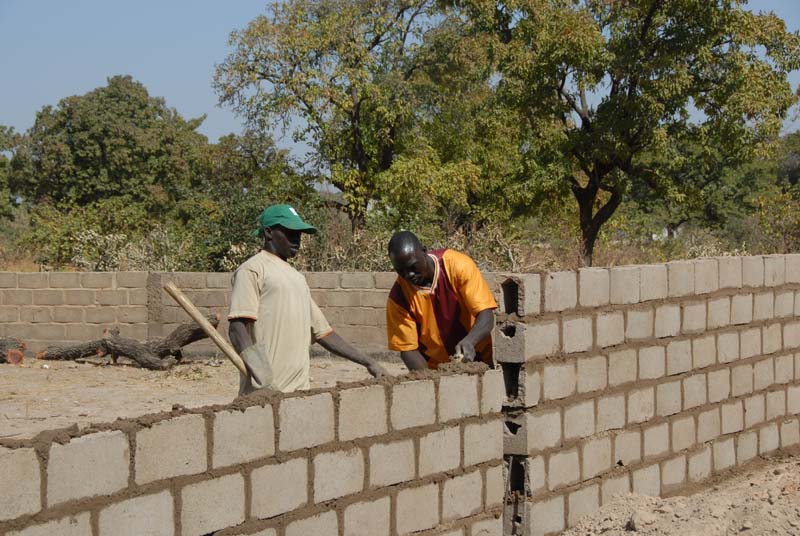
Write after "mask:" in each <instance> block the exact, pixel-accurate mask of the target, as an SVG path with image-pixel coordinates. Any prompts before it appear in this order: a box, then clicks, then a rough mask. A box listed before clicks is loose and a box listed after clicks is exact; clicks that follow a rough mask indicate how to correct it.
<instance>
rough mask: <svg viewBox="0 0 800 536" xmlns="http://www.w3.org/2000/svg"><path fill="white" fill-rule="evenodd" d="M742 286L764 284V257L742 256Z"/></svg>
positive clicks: (759, 285) (760, 285)
mask: <svg viewBox="0 0 800 536" xmlns="http://www.w3.org/2000/svg"><path fill="white" fill-rule="evenodd" d="M742 286H744V287H763V286H764V258H763V257H761V256H755V257H742Z"/></svg>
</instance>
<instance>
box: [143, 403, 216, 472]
mask: <svg viewBox="0 0 800 536" xmlns="http://www.w3.org/2000/svg"><path fill="white" fill-rule="evenodd" d="M134 461H135V464H134V465H135V480H136V483H137V484H139V485H141V484H146V483H148V482H153V481H154V480H162V479H165V478H173V477H176V476H182V475H192V474H197V473H202V472H204V471H205V470H206V469H207V467H206V423H205V420H204V419H203V416H202V415H182V416H180V417H174V418H171V419H167V420H165V421H161V422H158V423H156V424H154V425H153V426H151V427H150V428H144V429H142V430H139V431H138V432H136V453H135V457H134Z"/></svg>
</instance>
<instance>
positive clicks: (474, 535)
mask: <svg viewBox="0 0 800 536" xmlns="http://www.w3.org/2000/svg"><path fill="white" fill-rule="evenodd" d="M458 534H460V533H456V534H454V535H453V536H457V535H458ZM496 534H503V518H502V517H497V518H489V519H484V520H482V521H478V522H477V523H473V524H472V527H471V528H470V536H494V535H496Z"/></svg>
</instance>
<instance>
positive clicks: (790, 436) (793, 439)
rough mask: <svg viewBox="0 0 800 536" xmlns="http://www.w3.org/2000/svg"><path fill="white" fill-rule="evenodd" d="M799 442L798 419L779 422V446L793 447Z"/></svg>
mask: <svg viewBox="0 0 800 536" xmlns="http://www.w3.org/2000/svg"><path fill="white" fill-rule="evenodd" d="M798 443H800V421H797V420H796V419H795V420H791V421H786V422H782V423H781V448H782V449H785V448H789V447H793V446H794V445H797V444H798Z"/></svg>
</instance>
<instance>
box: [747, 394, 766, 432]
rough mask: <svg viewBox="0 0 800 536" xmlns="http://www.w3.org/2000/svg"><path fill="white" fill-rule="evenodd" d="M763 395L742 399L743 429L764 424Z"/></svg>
mask: <svg viewBox="0 0 800 536" xmlns="http://www.w3.org/2000/svg"><path fill="white" fill-rule="evenodd" d="M764 409H765V404H764V395H763V394H759V395H753V396H750V397H747V398H745V399H744V427H745V429H748V428H752V427H753V426H755V425H756V424H758V423H761V422H764Z"/></svg>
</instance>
